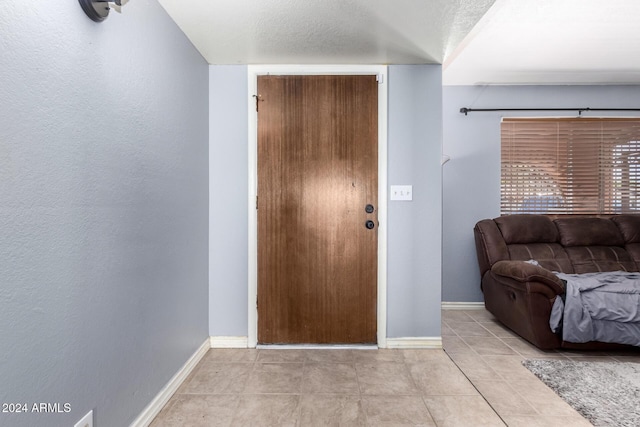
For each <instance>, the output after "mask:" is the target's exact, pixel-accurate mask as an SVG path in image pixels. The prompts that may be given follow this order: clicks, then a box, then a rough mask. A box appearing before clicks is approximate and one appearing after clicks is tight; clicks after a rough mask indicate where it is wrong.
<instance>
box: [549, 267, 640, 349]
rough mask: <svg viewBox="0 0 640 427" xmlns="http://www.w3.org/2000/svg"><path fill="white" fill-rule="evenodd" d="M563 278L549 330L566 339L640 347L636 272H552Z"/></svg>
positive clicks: (639, 296) (639, 275)
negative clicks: (563, 297) (564, 286)
mask: <svg viewBox="0 0 640 427" xmlns="http://www.w3.org/2000/svg"><path fill="white" fill-rule="evenodd" d="M555 274H556V275H557V276H558V277H559V278H561V279H563V280H566V282H567V286H566V292H565V295H566V297H565V301H563V300H562V298H560V297H558V298H556V301H555V303H554V304H553V308H552V311H551V318H550V319H549V325H550V326H551V330H553V331H554V332H558V331H559V330H560V329H562V339H563V340H564V341H568V342H575V343H581V342H588V341H601V342H615V343H620V344H630V345H635V346H640V273H628V272H623V271H612V272H606V273H587V274H564V273H555Z"/></svg>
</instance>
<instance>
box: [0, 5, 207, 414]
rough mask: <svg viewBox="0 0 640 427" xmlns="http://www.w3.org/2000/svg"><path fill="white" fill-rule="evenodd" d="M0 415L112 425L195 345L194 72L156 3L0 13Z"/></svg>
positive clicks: (200, 67) (200, 181)
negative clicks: (37, 409)
mask: <svg viewBox="0 0 640 427" xmlns="http://www.w3.org/2000/svg"><path fill="white" fill-rule="evenodd" d="M0 40H1V41H0V157H1V161H0V200H2V203H1V206H0V230H2V232H1V233H0V282H1V284H0V325H1V326H0V343H1V344H0V402H8V403H9V402H26V403H34V402H48V403H56V402H58V403H61V404H62V403H69V404H70V405H71V412H70V413H62V414H26V415H25V414H20V415H15V416H12V415H8V414H0V425H6V426H9V425H10V426H14V427H19V426H47V427H49V426H71V425H73V424H74V423H75V422H76V421H78V420H79V419H80V418H81V417H82V416H83V415H84V414H85V413H86V412H88V411H89V410H90V409H94V412H95V415H96V425H98V426H125V425H128V424H129V423H130V422H132V421H133V420H134V419H135V417H137V416H138V414H139V413H140V411H141V410H142V409H143V408H144V407H145V406H146V405H147V404H148V403H149V402H150V401H151V399H152V398H153V397H154V396H155V395H156V394H157V393H158V392H159V391H160V389H161V388H162V387H163V386H164V385H165V384H166V382H167V381H168V380H169V379H170V378H171V377H172V376H173V375H174V374H175V373H176V372H177V370H178V369H179V368H180V367H181V366H182V365H183V364H184V363H185V362H186V361H187V360H188V358H189V357H190V356H191V355H192V354H193V353H194V352H195V350H196V349H197V348H198V347H199V346H200V345H201V344H202V343H203V342H204V341H205V339H206V338H207V336H208V334H207V310H208V307H207V293H208V284H207V274H208V266H207V263H208V260H207V233H208V171H207V168H208V165H207V161H208V160H207V159H208V144H207V140H208V104H207V98H208V75H207V73H208V66H207V64H206V63H205V61H204V60H203V59H202V57H201V56H200V55H199V54H198V53H197V51H196V50H195V49H194V48H193V46H192V45H191V44H190V43H189V42H188V40H187V39H186V38H185V37H184V35H183V34H182V33H181V32H180V30H179V29H178V28H177V27H176V25H175V24H174V23H173V22H172V21H171V20H170V19H169V17H168V16H167V15H166V13H165V12H164V10H163V9H162V8H161V7H160V5H159V4H158V3H157V1H155V0H136V1H133V2H130V3H129V4H128V5H127V6H126V7H125V8H124V11H123V14H122V15H119V14H115V13H114V14H113V16H110V17H109V18H108V19H107V20H106V21H105V22H103V23H100V24H96V23H94V22H92V21H90V20H89V19H88V18H87V17H86V16H85V15H84V13H83V12H82V10H81V8H80V6H79V4H78V2H77V1H65V2H55V4H53V3H52V2H50V1H44V0H36V1H35V2H24V1H19V0H5V1H3V2H2V9H1V12H0Z"/></svg>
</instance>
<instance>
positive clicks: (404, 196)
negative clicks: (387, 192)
mask: <svg viewBox="0 0 640 427" xmlns="http://www.w3.org/2000/svg"><path fill="white" fill-rule="evenodd" d="M391 200H413V185H392V186H391Z"/></svg>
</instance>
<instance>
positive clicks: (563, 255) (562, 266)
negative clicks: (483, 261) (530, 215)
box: [507, 243, 574, 274]
mask: <svg viewBox="0 0 640 427" xmlns="http://www.w3.org/2000/svg"><path fill="white" fill-rule="evenodd" d="M507 248H508V250H509V259H510V260H514V261H528V260H530V259H532V260H535V261H537V262H538V263H539V264H540V266H541V267H544V268H546V269H547V270H549V271H559V272H561V273H568V274H570V273H574V271H573V266H572V264H571V260H570V259H569V256H568V255H567V252H566V251H565V250H564V248H563V247H562V246H561V245H560V244H559V243H527V244H515V245H508V246H507Z"/></svg>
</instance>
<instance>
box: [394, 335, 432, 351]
mask: <svg viewBox="0 0 640 427" xmlns="http://www.w3.org/2000/svg"><path fill="white" fill-rule="evenodd" d="M387 348H392V349H442V337H405V338H387Z"/></svg>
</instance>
